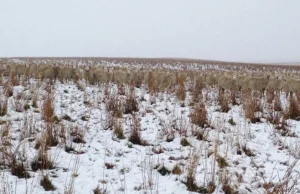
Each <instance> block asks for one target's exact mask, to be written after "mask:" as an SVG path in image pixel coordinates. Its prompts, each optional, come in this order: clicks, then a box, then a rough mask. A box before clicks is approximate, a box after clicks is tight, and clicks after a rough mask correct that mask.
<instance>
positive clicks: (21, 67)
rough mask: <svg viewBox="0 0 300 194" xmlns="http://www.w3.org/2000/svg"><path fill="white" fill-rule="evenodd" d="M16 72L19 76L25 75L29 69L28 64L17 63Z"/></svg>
mask: <svg viewBox="0 0 300 194" xmlns="http://www.w3.org/2000/svg"><path fill="white" fill-rule="evenodd" d="M15 68H16V69H15V73H16V75H17V76H21V75H25V74H26V72H27V69H28V65H26V64H25V65H17V66H16V67H15Z"/></svg>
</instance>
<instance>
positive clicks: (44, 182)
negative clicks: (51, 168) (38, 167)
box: [40, 175, 55, 191]
mask: <svg viewBox="0 0 300 194" xmlns="http://www.w3.org/2000/svg"><path fill="white" fill-rule="evenodd" d="M40 184H41V186H42V187H43V188H44V189H45V191H54V190H55V187H54V186H53V184H52V182H51V180H50V178H49V176H48V175H43V176H42V179H41V181H40Z"/></svg>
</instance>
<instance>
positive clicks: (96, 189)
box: [0, 65, 300, 194]
mask: <svg viewBox="0 0 300 194" xmlns="http://www.w3.org/2000/svg"><path fill="white" fill-rule="evenodd" d="M203 67H209V68H210V69H213V68H214V67H215V66H213V65H208V66H203ZM218 67H219V66H218ZM195 68H196V66H195ZM197 68H199V67H197ZM175 69H176V68H175ZM219 70H220V69H219ZM224 71H225V70H224ZM249 71H251V69H250V70H249ZM291 71H293V70H291ZM178 83H180V82H178ZM191 85H192V86H191ZM180 86H182V85H180V84H179V85H175V86H174V87H173V88H168V89H167V90H165V92H161V91H156V92H150V91H149V87H150V84H149V82H148V83H142V84H141V86H139V87H134V85H123V84H121V85H116V84H114V83H112V82H110V83H102V84H98V85H91V84H87V83H86V82H85V81H84V80H81V81H80V80H79V81H76V82H75V81H72V80H71V81H64V83H62V82H61V81H59V80H56V81H49V80H43V81H41V80H39V79H33V78H31V79H29V80H26V79H23V78H22V77H21V78H11V77H10V78H9V77H3V78H2V83H1V86H0V87H1V88H0V92H1V101H0V105H1V106H0V124H1V125H0V132H1V137H2V138H1V142H0V150H1V155H0V167H1V171H0V193H3V194H12V193H17V194H19V193H26V194H27V193H32V194H41V193H64V194H71V193H76V194H85V193H91V194H92V193H94V194H103V193H128V194H131V193H160V194H171V193H174V194H177V193H178V194H181V193H215V194H217V193H226V194H231V193H242V194H243V193H245V194H246V193H258V194H260V193H261V194H262V193H268V194H269V193H272V194H275V193H282V194H285V193H291V194H293V193H300V183H299V181H298V180H299V178H300V174H299V173H300V163H299V162H298V160H299V157H300V139H299V137H300V121H299V120H300V119H299V118H300V112H298V113H297V111H299V110H300V109H296V110H295V111H296V113H295V114H299V117H297V116H296V117H293V119H291V115H292V114H291V108H292V107H291V99H292V98H291V97H290V96H289V95H287V94H286V93H285V92H277V93H276V94H275V96H273V98H272V99H271V100H270V99H268V94H265V95H264V96H259V97H257V98H256V97H251V96H252V95H253V96H255V93H254V94H253V93H252V94H251V93H250V94H249V95H250V97H249V95H248V96H247V95H245V94H244V93H243V94H241V92H235V93H234V94H236V96H234V97H232V96H233V95H232V94H233V92H230V91H225V93H224V94H221V93H219V91H218V89H217V88H216V87H210V86H209V87H204V88H201V90H199V91H198V92H199V93H197V94H196V95H195V93H194V90H195V89H193V86H194V85H193V83H191V82H189V81H188V79H187V81H186V82H184V85H183V86H184V87H183V88H184V90H180V89H182V88H181V87H180ZM245 93H246V92H245ZM182 94H183V95H182ZM246 94H247V93H246ZM269 96H272V95H269ZM221 97H223V98H221ZM295 98H296V97H295ZM245 99H246V100H245ZM296 99H297V98H296ZM248 100H249V101H250V103H253V104H250V106H249V104H247V103H246V101H247V102H248ZM235 101H236V102H235ZM278 102H279V107H277V108H274V107H276V103H277V105H278ZM295 104H296V106H299V101H297V102H296V103H295ZM295 104H294V105H295ZM256 105H257V109H255V110H253V111H252V115H253V118H252V117H249V114H250V115H251V108H253V106H256ZM6 106H7V107H6ZM249 111H250V113H249ZM251 119H252V120H251ZM46 190H49V191H46Z"/></svg>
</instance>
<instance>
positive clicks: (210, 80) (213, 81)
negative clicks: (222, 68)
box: [205, 74, 218, 87]
mask: <svg viewBox="0 0 300 194" xmlns="http://www.w3.org/2000/svg"><path fill="white" fill-rule="evenodd" d="M205 83H206V85H207V86H211V87H214V86H216V85H217V84H218V77H217V76H216V75H215V74H205Z"/></svg>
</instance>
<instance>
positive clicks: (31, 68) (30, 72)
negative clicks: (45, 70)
mask: <svg viewBox="0 0 300 194" xmlns="http://www.w3.org/2000/svg"><path fill="white" fill-rule="evenodd" d="M37 69H38V66H37V65H35V64H31V65H28V68H27V70H26V73H25V76H26V77H28V78H31V77H36V73H37Z"/></svg>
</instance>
